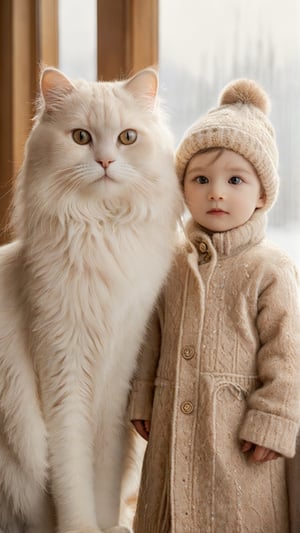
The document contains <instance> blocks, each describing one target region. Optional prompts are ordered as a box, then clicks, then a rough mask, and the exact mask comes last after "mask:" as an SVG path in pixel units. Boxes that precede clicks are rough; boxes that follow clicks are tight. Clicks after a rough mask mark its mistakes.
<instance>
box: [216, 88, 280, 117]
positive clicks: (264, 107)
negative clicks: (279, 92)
mask: <svg viewBox="0 0 300 533" xmlns="http://www.w3.org/2000/svg"><path fill="white" fill-rule="evenodd" d="M238 103H240V104H246V105H254V106H255V107H258V109H260V110H261V111H262V112H263V113H265V115H268V114H269V113H270V110H271V102H270V100H269V97H268V95H267V93H266V92H265V91H264V90H263V89H262V87H260V85H258V84H257V83H256V82H255V81H253V80H243V79H241V80H235V81H233V82H231V83H229V84H228V85H226V87H224V89H223V91H222V93H221V95H220V99H219V105H228V104H238Z"/></svg>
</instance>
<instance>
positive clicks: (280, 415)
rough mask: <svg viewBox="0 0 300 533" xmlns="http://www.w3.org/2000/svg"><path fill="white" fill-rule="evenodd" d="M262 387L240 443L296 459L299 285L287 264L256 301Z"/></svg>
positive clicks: (271, 276)
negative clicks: (260, 447)
mask: <svg viewBox="0 0 300 533" xmlns="http://www.w3.org/2000/svg"><path fill="white" fill-rule="evenodd" d="M257 311H258V315H257V324H256V325H257V329H258V332H259V337H260V349H259V351H258V356H257V369H258V376H259V380H260V383H261V386H260V387H259V388H258V389H257V390H255V391H254V392H253V393H252V394H251V396H250V397H249V399H248V411H247V413H246V417H245V420H244V422H243V424H242V427H241V430H240V435H239V436H240V438H241V439H243V440H246V441H249V442H253V443H254V444H258V445H260V446H265V447H266V448H269V449H271V450H274V451H276V452H278V453H280V454H282V455H283V456H285V457H293V456H294V454H295V447H296V436H297V432H298V428H299V421H300V311H299V280H298V276H297V272H296V270H295V268H294V267H293V265H291V264H290V263H289V262H287V260H285V261H281V262H280V263H279V264H277V266H276V268H273V269H272V272H271V274H270V272H269V273H268V276H265V281H264V282H263V289H262V290H261V293H260V294H259V296H258V310H257Z"/></svg>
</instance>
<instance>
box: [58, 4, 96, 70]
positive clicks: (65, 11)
mask: <svg viewBox="0 0 300 533" xmlns="http://www.w3.org/2000/svg"><path fill="white" fill-rule="evenodd" d="M58 17H59V19H58V21H59V68H60V69H61V70H62V71H63V72H64V73H65V74H67V75H68V76H70V77H71V78H85V79H87V80H95V79H96V78H97V1H96V0H84V2H83V1H82V0H59V3H58Z"/></svg>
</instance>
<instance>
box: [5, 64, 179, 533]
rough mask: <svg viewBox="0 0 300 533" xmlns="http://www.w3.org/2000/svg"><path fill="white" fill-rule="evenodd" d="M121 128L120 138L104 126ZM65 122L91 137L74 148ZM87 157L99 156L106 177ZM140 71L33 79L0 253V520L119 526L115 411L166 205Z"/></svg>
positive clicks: (164, 155)
mask: <svg viewBox="0 0 300 533" xmlns="http://www.w3.org/2000/svg"><path fill="white" fill-rule="evenodd" d="M128 128H130V129H134V130H136V131H137V140H136V142H135V143H133V144H130V145H124V144H122V143H121V142H120V140H119V137H118V136H119V134H120V133H121V132H122V131H124V130H126V129H128ZM74 129H83V130H86V131H88V132H89V133H90V134H91V139H92V141H91V143H88V144H87V145H78V144H76V142H74V140H73V137H72V132H73V130H74ZM99 161H111V163H110V164H109V167H108V169H107V172H108V175H109V176H110V178H111V179H110V178H105V177H103V174H104V169H103V167H102V166H101V164H100V163H99ZM180 198H181V195H180V193H179V188H178V184H177V178H176V175H175V170H174V157H173V146H172V140H171V139H170V134H169V131H168V128H167V127H166V126H165V124H164V120H163V117H162V114H161V111H160V109H159V106H158V104H157V76H156V73H155V72H154V71H153V70H151V69H146V70H144V71H141V72H140V73H138V74H137V75H136V76H135V77H133V78H131V79H130V80H129V81H128V80H127V81H122V82H121V81H119V82H102V83H99V82H85V81H70V80H69V79H68V78H66V77H65V76H64V75H63V74H62V73H61V72H59V71H57V70H55V69H46V70H45V71H44V73H43V74H42V77H41V102H40V109H39V112H38V114H37V117H36V119H35V122H34V126H33V129H32V131H31V134H30V136H29V138H28V141H27V144H26V150H25V158H24V163H23V167H22V169H21V172H20V173H19V176H18V178H17V183H16V192H15V210H14V225H15V231H16V240H15V241H14V242H12V243H11V244H8V245H6V246H3V247H2V248H1V249H0V295H1V298H0V530H2V531H3V532H5V533H15V532H18V533H20V532H25V533H54V532H55V531H58V532H59V533H67V532H68V533H69V532H72V533H96V532H97V533H99V532H100V531H101V532H102V531H107V532H115V533H117V532H118V533H121V532H124V531H128V530H127V529H126V528H124V527H122V526H118V520H119V506H120V485H121V473H122V468H123V465H122V463H123V456H124V438H125V424H124V419H125V410H126V403H127V397H128V392H129V386H130V378H131V376H132V374H133V371H134V368H135V362H136V356H137V352H138V348H139V344H140V342H141V340H142V337H143V333H144V328H145V324H146V321H147V318H148V316H149V313H150V310H151V308H152V306H153V304H154V302H155V299H156V297H157V294H158V291H159V289H160V287H161V284H162V283H163V280H164V279H165V277H166V275H167V272H168V269H169V266H170V262H171V258H172V250H173V244H174V237H175V227H176V221H177V218H178V215H179V212H180V210H181V200H180Z"/></svg>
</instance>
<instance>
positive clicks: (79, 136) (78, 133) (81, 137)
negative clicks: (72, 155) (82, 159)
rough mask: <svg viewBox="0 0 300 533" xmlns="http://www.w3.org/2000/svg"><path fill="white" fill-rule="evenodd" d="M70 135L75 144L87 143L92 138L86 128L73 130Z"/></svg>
mask: <svg viewBox="0 0 300 533" xmlns="http://www.w3.org/2000/svg"><path fill="white" fill-rule="evenodd" d="M72 137H73V140H74V141H75V142H76V143H77V144H89V143H90V142H91V140H92V137H91V135H90V133H89V132H88V131H86V130H74V131H73V132H72Z"/></svg>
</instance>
